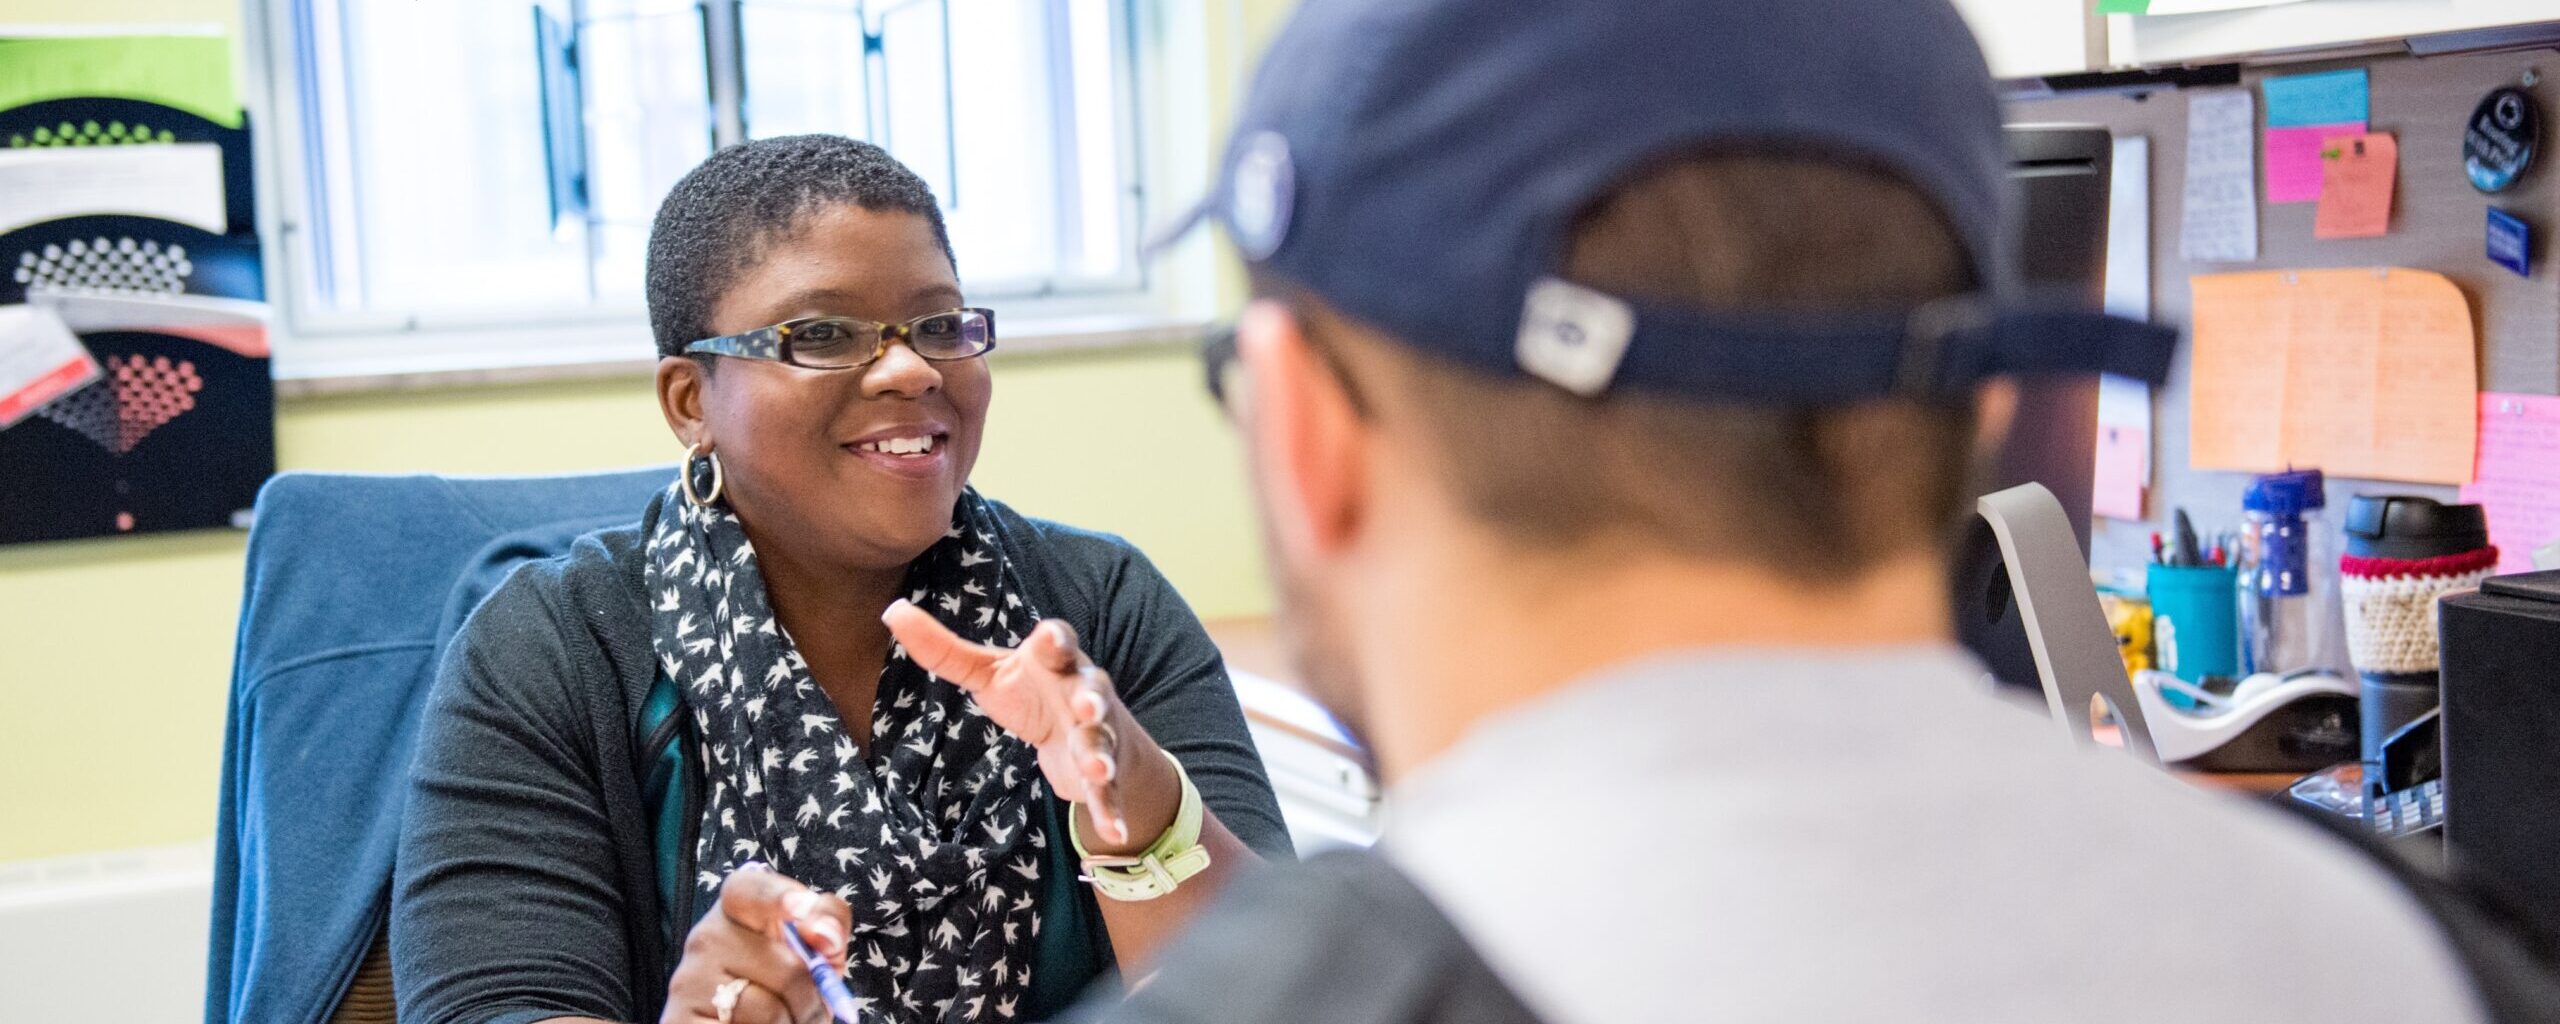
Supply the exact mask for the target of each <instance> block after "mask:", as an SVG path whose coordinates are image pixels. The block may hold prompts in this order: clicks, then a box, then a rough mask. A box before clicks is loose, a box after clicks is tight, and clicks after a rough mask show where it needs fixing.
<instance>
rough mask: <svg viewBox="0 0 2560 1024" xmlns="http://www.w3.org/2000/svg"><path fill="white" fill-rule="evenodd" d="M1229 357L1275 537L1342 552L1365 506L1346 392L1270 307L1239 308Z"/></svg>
mask: <svg viewBox="0 0 2560 1024" xmlns="http://www.w3.org/2000/svg"><path fill="white" fill-rule="evenodd" d="M1236 357H1237V359H1238V360H1240V361H1241V362H1242V363H1243V365H1244V370H1245V372H1244V374H1243V377H1244V389H1245V392H1246V395H1247V398H1246V401H1245V403H1244V410H1243V417H1244V423H1243V424H1242V425H1243V427H1244V432H1245V435H1246V444H1247V445H1248V446H1249V447H1250V448H1251V450H1252V456H1253V466H1254V471H1255V475H1256V476H1258V477H1259V478H1260V479H1259V480H1258V485H1259V487H1260V489H1261V491H1262V503H1263V508H1264V514H1265V515H1266V516H1267V517H1268V518H1269V519H1270V523H1271V530H1272V533H1273V536H1274V537H1275V538H1276V539H1277V540H1278V541H1279V542H1280V543H1281V544H1283V545H1285V546H1286V547H1287V548H1289V549H1292V550H1294V551H1297V552H1299V553H1302V554H1306V555H1311V556H1321V555H1327V554H1332V553H1335V552H1339V551H1341V550H1342V549H1343V548H1345V547H1348V546H1349V545H1350V544H1351V543H1352V542H1353V540H1354V538H1355V537H1357V536H1358V533H1359V528H1360V524H1361V520H1362V516H1363V514H1364V512H1365V510H1366V506H1367V504H1368V503H1369V501H1370V500H1371V496H1370V495H1369V494H1368V493H1367V480H1368V463H1367V460H1368V451H1367V446H1368V431H1367V424H1365V423H1363V422H1362V421H1361V419H1360V415H1359V411H1358V410H1357V409H1356V408H1354V406H1353V404H1352V401H1351V395H1350V392H1348V391H1347V390H1345V389H1344V386H1343V381H1342V379H1341V378H1340V377H1338V376H1336V375H1335V374H1334V372H1333V370H1332V368H1331V367H1330V366H1328V365H1327V364H1326V362H1325V360H1324V359H1323V357H1321V356H1319V355H1317V354H1316V351H1315V349H1314V347H1313V343H1312V342H1310V341H1308V340H1307V335H1306V329H1305V327H1304V325H1303V324H1302V323H1300V321H1299V320H1298V317H1297V314H1295V313H1293V312H1290V310H1289V308H1288V307H1286V306H1284V305H1281V304H1280V303H1278V302H1273V301H1270V300H1261V301H1256V302H1254V303H1253V304H1252V305H1249V306H1247V307H1245V310H1244V314H1243V315H1242V316H1241V317H1240V318H1238V320H1237V322H1236Z"/></svg>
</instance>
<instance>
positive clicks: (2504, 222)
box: [2489, 206, 2533, 277]
mask: <svg viewBox="0 0 2560 1024" xmlns="http://www.w3.org/2000/svg"><path fill="white" fill-rule="evenodd" d="M2489 262H2491V263H2495V264H2497V265H2499V266H2501V267H2505V268H2507V269H2509V270H2512V271H2515V272H2516V275H2517V276H2519V277H2532V276H2533V228H2532V227H2531V226H2529V225H2527V224H2526V223H2525V222H2524V221H2523V220H2522V219H2519V218H2518V217H2516V216H2515V215H2514V214H2511V213H2508V212H2507V211H2505V210H2501V209H2498V208H2497V207H2494V206H2492V207H2490V208H2489Z"/></svg>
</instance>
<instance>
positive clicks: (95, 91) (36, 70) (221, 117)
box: [0, 36, 240, 128]
mask: <svg viewBox="0 0 2560 1024" xmlns="http://www.w3.org/2000/svg"><path fill="white" fill-rule="evenodd" d="M82 96H114V97H121V98H124V99H135V100H146V101H149V102H152V103H157V104H160V105H162V106H165V107H175V108H177V109H179V110H183V111H186V112H188V113H190V114H195V115H197V116H199V117H202V118H204V119H205V120H208V121H211V122H213V123H215V124H218V125H222V126H223V127H226V128H237V127H240V93H239V91H238V90H237V89H236V88H234V87H233V84H232V80H231V40H229V39H227V38H224V37H222V36H71V37H60V38H42V39H0V110H7V109H9V108H12V107H19V106H24V105H26V104H29V103H37V102H42V101H44V100H58V99H70V98H75V97H82Z"/></svg>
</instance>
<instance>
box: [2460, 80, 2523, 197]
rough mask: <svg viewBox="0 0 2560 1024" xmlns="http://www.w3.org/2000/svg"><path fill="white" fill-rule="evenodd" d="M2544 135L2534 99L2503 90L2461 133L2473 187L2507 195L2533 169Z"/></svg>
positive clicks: (2484, 101)
mask: <svg viewBox="0 0 2560 1024" xmlns="http://www.w3.org/2000/svg"><path fill="white" fill-rule="evenodd" d="M2541 135H2542V115H2541V112H2540V111H2537V110H2535V109H2534V106H2533V95H2532V94H2531V93H2528V92H2525V91H2524V90H2522V89H2500V90H2498V91H2496V92H2493V93H2490V94H2489V95H2488V96H2487V97H2486V98H2484V99H2482V100H2481V101H2480V106H2479V108H2478V109H2475V110H2473V111H2472V112H2471V124H2470V125H2469V126H2468V127H2466V128H2464V129H2463V132H2462V169H2463V171H2464V173H2467V174H2469V175H2470V176H2471V187H2472V188H2476V189H2479V190H2480V191H2482V192H2504V191H2506V190H2507V189H2509V188H2512V187H2514V185H2515V183H2516V179H2518V178H2521V177H2524V172H2525V171H2527V170H2529V169H2531V168H2532V167H2533V154H2534V147H2535V144H2536V143H2538V142H2539V141H2540V139H2541Z"/></svg>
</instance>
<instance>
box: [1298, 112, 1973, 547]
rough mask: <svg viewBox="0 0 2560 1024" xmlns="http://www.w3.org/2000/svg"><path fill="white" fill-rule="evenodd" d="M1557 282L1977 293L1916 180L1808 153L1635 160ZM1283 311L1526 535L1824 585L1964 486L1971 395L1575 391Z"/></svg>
mask: <svg viewBox="0 0 2560 1024" xmlns="http://www.w3.org/2000/svg"><path fill="white" fill-rule="evenodd" d="M1563 276H1565V277H1567V278H1569V279H1571V280H1574V281H1576V282H1579V283H1582V284H1586V285H1589V286H1591V287H1594V288H1598V289H1601V290H1603V291H1607V292H1611V293H1613V294H1618V295H1623V296H1627V297H1630V298H1640V299H1646V300H1652V301H1655V302H1661V303H1667V304H1686V305H1691V306H1697V307H1704V308H1715V309H1736V310H1790V311H1803V310H1835V311H1851V310H1856V311H1873V310H1908V309H1910V308H1911V307H1915V306H1918V305H1919V304H1921V303H1924V302H1927V301H1929V300H1931V299H1935V298H1940V297H1943V296H1947V295H1953V294H1958V293H1962V292H1964V291H1967V290H1970V289H1971V288H1972V287H1973V286H1974V278H1973V274H1972V272H1971V270H1970V269H1969V265H1968V259H1967V256H1966V254H1965V249H1964V247H1963V245H1962V243H1961V242H1960V241H1959V240H1958V237H1957V235H1956V234H1955V232H1954V231H1952V230H1951V229H1950V228H1949V226H1948V224H1947V223H1946V220H1945V218H1944V216H1943V215H1942V214H1941V213H1940V211H1939V210H1938V209H1937V207H1936V206H1935V205H1934V204H1932V203H1931V202H1929V201H1928V200H1927V199H1926V198H1925V197H1924V196H1923V195H1922V194H1921V193H1920V192H1919V191H1918V190H1916V189H1914V188H1912V187H1910V186H1909V185H1907V184H1905V183H1904V182H1903V181H1902V180H1901V179H1899V178H1897V177H1895V176H1893V175H1891V174H1889V173H1887V172H1884V171H1881V170H1878V169H1874V168H1870V167H1866V166H1863V165H1858V164H1851V163H1843V162H1839V161H1836V160H1829V159H1825V158H1821V157H1818V156H1811V155H1718V154H1700V155H1695V156H1689V157H1684V158H1680V159H1675V160H1670V161H1666V162H1664V163H1661V164H1659V165H1657V166H1654V167H1652V168H1649V169H1647V170H1645V171H1642V172H1640V173H1638V174H1637V175H1636V176H1634V177H1633V178H1631V179H1629V180H1628V181H1626V182H1625V183H1624V184H1622V185H1620V186H1618V187H1617V188H1615V189H1613V190H1612V191H1611V192H1609V193H1608V194H1607V195H1605V196H1603V197H1602V198H1601V199H1599V200H1597V201H1596V202H1594V203H1593V204H1592V205H1591V206H1590V207H1588V208H1587V209H1586V210H1584V211H1583V213H1582V214H1581V215H1580V217H1579V218H1578V219H1577V221H1576V223H1575V225H1574V227H1573V229H1572V232H1571V234H1570V237H1569V240H1568V243H1567V246H1566V254H1565V259H1564V267H1563ZM1259 284H1261V285H1263V286H1265V290H1266V291H1276V292H1278V293H1279V294H1280V295H1281V296H1282V297H1283V298H1292V296H1291V295H1290V294H1289V289H1288V287H1287V286H1286V285H1285V284H1280V283H1278V282H1271V281H1262V282H1259ZM1292 304H1293V305H1294V306H1295V307H1296V308H1297V309H1298V311H1299V313H1300V314H1301V319H1302V321H1304V322H1305V323H1306V324H1307V333H1308V336H1309V338H1310V340H1311V343H1312V344H1315V345H1316V346H1318V347H1319V349H1331V350H1333V351H1332V353H1331V354H1330V355H1329V356H1328V358H1329V360H1330V361H1332V362H1333V363H1334V365H1335V366H1336V367H1337V368H1338V369H1340V370H1342V371H1343V372H1344V373H1345V374H1346V377H1347V378H1350V379H1347V380H1346V382H1345V383H1346V385H1348V386H1350V387H1352V388H1353V389H1354V393H1355V396H1357V397H1358V398H1359V399H1360V400H1361V402H1362V403H1363V405H1364V407H1366V409H1367V414H1369V415H1378V416H1395V415H1398V414H1399V410H1402V411H1407V412H1409V413H1410V420H1411V422H1412V423H1413V424H1415V425H1416V426H1417V427H1418V428H1419V432H1420V433H1421V434H1422V435H1423V436H1424V437H1425V438H1426V441H1427V443H1428V445H1429V448H1430V449H1431V451H1430V452H1429V453H1428V455H1429V456H1430V457H1431V458H1432V459H1433V460H1434V461H1436V462H1438V463H1439V464H1440V466H1441V468H1442V469H1443V471H1444V473H1445V476H1446V479H1447V481H1448V482H1449V483H1450V485H1451V487H1452V490H1453V492H1454V494H1455V495H1456V496H1457V498H1458V499H1459V501H1460V502H1461V504H1462V505H1463V506H1464V508H1465V509H1466V510H1467V511H1468V512H1470V513H1471V514H1473V515H1474V516H1475V517H1476V518H1477V519H1479V520H1481V521H1482V522H1484V523H1485V524H1487V525H1488V526H1490V527H1492V528H1494V529H1495V530H1496V531H1497V532H1499V533H1500V534H1503V535H1507V536H1509V537H1510V538H1512V539H1514V540H1516V541H1518V542H1521V543H1524V544H1528V545H1537V546H1549V547H1552V546H1571V545H1577V544H1582V543H1585V542H1592V541H1609V542H1612V543H1616V542H1624V541H1631V542H1633V543H1634V544H1636V545H1638V547H1637V550H1667V551H1675V552H1679V553H1682V554H1687V555H1692V556H1697V557H1705V558H1712V559H1717V560H1734V561H1740V562H1745V563H1749V564H1753V565H1755V566H1759V567H1762V568H1765V569H1767V570H1771V571H1774V572H1777V573H1780V574H1783V575H1785V576H1787V577H1789V578H1791V579H1794V580H1797V581H1799V582H1803V583H1807V584H1813V585H1822V584H1836V583H1842V582H1846V581H1848V580H1850V579H1853V578H1855V577H1856V576H1858V575H1860V574H1861V573H1863V572H1864V571H1865V570H1867V569H1870V568H1873V567H1874V566H1876V565H1878V564H1879V563H1881V562H1883V561H1885V560H1886V559H1888V558H1892V557H1895V556H1899V555H1904V554H1908V553H1911V552H1913V551H1937V550H1942V549H1943V545H1944V543H1945V541H1946V538H1947V537H1948V536H1949V535H1950V527H1951V526H1952V524H1953V523H1954V522H1955V521H1956V517H1957V516H1959V515H1960V514H1961V513H1962V511H1963V509H1964V508H1965V507H1966V504H1967V502H1968V500H1969V498H1970V494H1969V487H1968V482H1969V479H1970V477H1971V476H1972V474H1971V469H1972V466H1973V462H1974V457H1973V451H1972V449H1973V436H1974V418H1973V411H1972V409H1971V407H1970V404H1969V403H1965V402H1922V401H1915V400H1901V399H1893V400H1880V401H1872V402H1864V403H1859V404H1855V405H1846V406H1833V407H1780V406H1766V405H1749V404H1738V403H1702V402H1686V401H1680V400H1676V399H1672V398H1667V397H1659V396H1654V395H1647V394H1639V393H1631V392H1614V393H1610V394H1607V395H1604V396H1602V397H1601V398H1598V399H1585V398H1582V397H1579V396H1576V395H1573V394H1570V393H1568V392H1566V391H1563V390H1561V389H1559V388H1556V387H1553V386H1551V385H1548V384H1545V383H1543V382H1539V381H1535V380H1530V379H1526V378H1518V379H1501V378H1496V377H1494V376H1492V375H1488V374H1484V373H1480V372H1477V371H1475V370H1472V369H1469V368H1466V367H1462V366H1459V365H1457V364H1455V363H1451V362H1448V361H1445V360H1441V359H1438V358H1436V357H1433V356H1430V355H1427V354H1423V353H1420V352H1418V351H1416V350H1413V349H1411V348H1408V347H1406V346H1403V345H1400V344H1394V343H1392V342H1386V341H1383V340H1380V339H1377V337H1376V335H1375V334H1374V333H1373V332H1371V331H1369V330H1368V329H1367V328H1365V327H1361V326H1358V325H1355V324H1353V323H1351V322H1350V321H1349V320H1348V319H1346V318H1345V317H1343V316H1342V315H1341V314H1339V313H1335V312H1332V311H1331V310H1330V309H1329V308H1328V307H1325V306H1324V304H1323V303H1321V302H1315V301H1308V300H1305V299H1303V298H1302V297H1300V298H1297V301H1294V302H1293V303H1292ZM1367 378H1376V379H1375V380H1374V381H1372V380H1369V379H1367Z"/></svg>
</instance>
